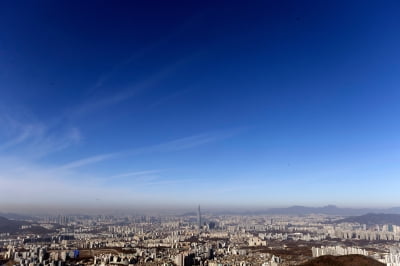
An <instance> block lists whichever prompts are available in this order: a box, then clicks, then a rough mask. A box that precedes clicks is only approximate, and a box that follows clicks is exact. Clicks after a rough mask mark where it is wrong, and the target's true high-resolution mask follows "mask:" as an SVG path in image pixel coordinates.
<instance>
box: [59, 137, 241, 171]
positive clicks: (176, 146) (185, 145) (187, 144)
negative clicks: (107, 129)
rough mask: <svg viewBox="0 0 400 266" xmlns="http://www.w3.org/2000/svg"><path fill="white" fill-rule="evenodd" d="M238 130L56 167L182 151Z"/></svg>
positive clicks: (72, 167) (101, 155) (96, 157)
mask: <svg viewBox="0 0 400 266" xmlns="http://www.w3.org/2000/svg"><path fill="white" fill-rule="evenodd" d="M238 132H239V131H238V130H232V131H230V132H220V133H208V134H200V135H194V136H190V137H185V138H180V139H175V140H172V141H168V142H165V143H161V144H157V145H153V146H148V147H142V148H137V149H132V150H127V151H119V152H114V153H104V154H98V155H93V156H90V157H87V158H82V159H79V160H77V161H73V162H70V163H67V164H65V165H62V166H60V167H58V168H59V169H74V168H79V167H82V166H86V165H90V164H95V163H99V162H102V161H106V160H110V159H115V158H117V157H127V156H137V155H140V154H148V153H164V152H175V151H182V150H187V149H191V148H195V147H197V146H201V145H206V144H209V143H212V142H216V141H219V140H223V139H226V138H229V137H232V136H234V135H235V134H237V133H238Z"/></svg>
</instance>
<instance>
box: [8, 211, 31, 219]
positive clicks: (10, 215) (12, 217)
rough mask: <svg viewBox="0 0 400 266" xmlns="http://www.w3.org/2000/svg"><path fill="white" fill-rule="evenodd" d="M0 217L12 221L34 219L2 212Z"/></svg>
mask: <svg viewBox="0 0 400 266" xmlns="http://www.w3.org/2000/svg"><path fill="white" fill-rule="evenodd" d="M0 216H1V217H4V218H7V219H11V220H32V219H33V217H31V216H27V215H22V214H17V213H11V212H0Z"/></svg>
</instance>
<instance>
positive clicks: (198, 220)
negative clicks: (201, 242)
mask: <svg viewBox="0 0 400 266" xmlns="http://www.w3.org/2000/svg"><path fill="white" fill-rule="evenodd" d="M197 222H198V226H199V232H200V230H201V211H200V205H199V208H198V210H197Z"/></svg>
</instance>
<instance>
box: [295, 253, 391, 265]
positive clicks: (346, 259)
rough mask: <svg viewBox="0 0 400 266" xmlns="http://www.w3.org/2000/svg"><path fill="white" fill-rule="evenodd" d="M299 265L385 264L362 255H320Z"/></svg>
mask: <svg viewBox="0 0 400 266" xmlns="http://www.w3.org/2000/svg"><path fill="white" fill-rule="evenodd" d="M300 265H301V266H355V265H357V266H384V265H386V264H384V263H381V262H379V261H376V260H374V259H372V258H370V257H366V256H362V255H346V256H330V255H327V256H321V257H318V258H315V259H312V260H310V261H308V262H306V263H303V264H300Z"/></svg>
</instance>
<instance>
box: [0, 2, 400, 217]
mask: <svg viewBox="0 0 400 266" xmlns="http://www.w3.org/2000/svg"><path fill="white" fill-rule="evenodd" d="M155 3H156V4H155ZM155 3H150V2H143V3H139V2H123V3H114V2H111V1H86V2H80V3H78V2H67V1H57V2H42V3H35V2H23V4H21V3H16V2H14V1H2V2H0V211H1V210H2V209H7V210H9V209H10V208H11V209H12V208H15V209H18V208H19V209H21V208H38V209H40V208H44V209H45V208H58V207H60V208H62V207H65V208H70V207H71V206H79V207H82V208H93V209H101V208H104V209H112V208H121V209H123V208H126V207H127V206H128V207H129V206H131V207H138V208H146V207H153V208H166V209H168V208H171V209H174V208H189V209H190V208H191V209H196V206H199V205H201V206H202V208H203V206H204V209H207V208H211V206H215V207H216V208H219V207H221V208H223V207H227V208H230V207H237V208H246V207H249V206H253V207H254V208H262V207H276V206H277V207H284V206H291V205H305V206H325V205H328V204H334V205H338V206H340V207H380V208H387V207H396V206H400V201H399V200H398V196H397V193H398V192H397V188H398V187H399V186H400V180H399V178H398V176H399V174H400V163H399V160H400V149H399V147H400V137H399V136H400V123H399V117H400V105H399V104H398V102H399V99H400V90H399V84H400V75H399V71H400V67H399V63H398V62H399V61H400V53H399V49H398V47H400V34H399V32H398V29H399V27H400V18H399V16H398V14H399V11H400V5H399V3H398V2H396V1H387V2H385V3H384V4H383V3H379V2H378V1H376V2H374V1H371V2H368V3H363V5H361V4H360V3H358V2H356V1H338V2H332V3H322V2H318V1H309V2H302V3H300V2H295V1H289V2H285V3H283V2H273V1H254V2H252V3H250V4H246V5H245V4H244V3H242V2H239V1H230V2H229V5H228V4H227V3H226V2H219V3H213V2H208V1H202V2H193V1H186V2H185V1H182V2H179V3H178V2H177V3H176V5H170V4H168V3H164V2H159V1H156V2H155Z"/></svg>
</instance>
